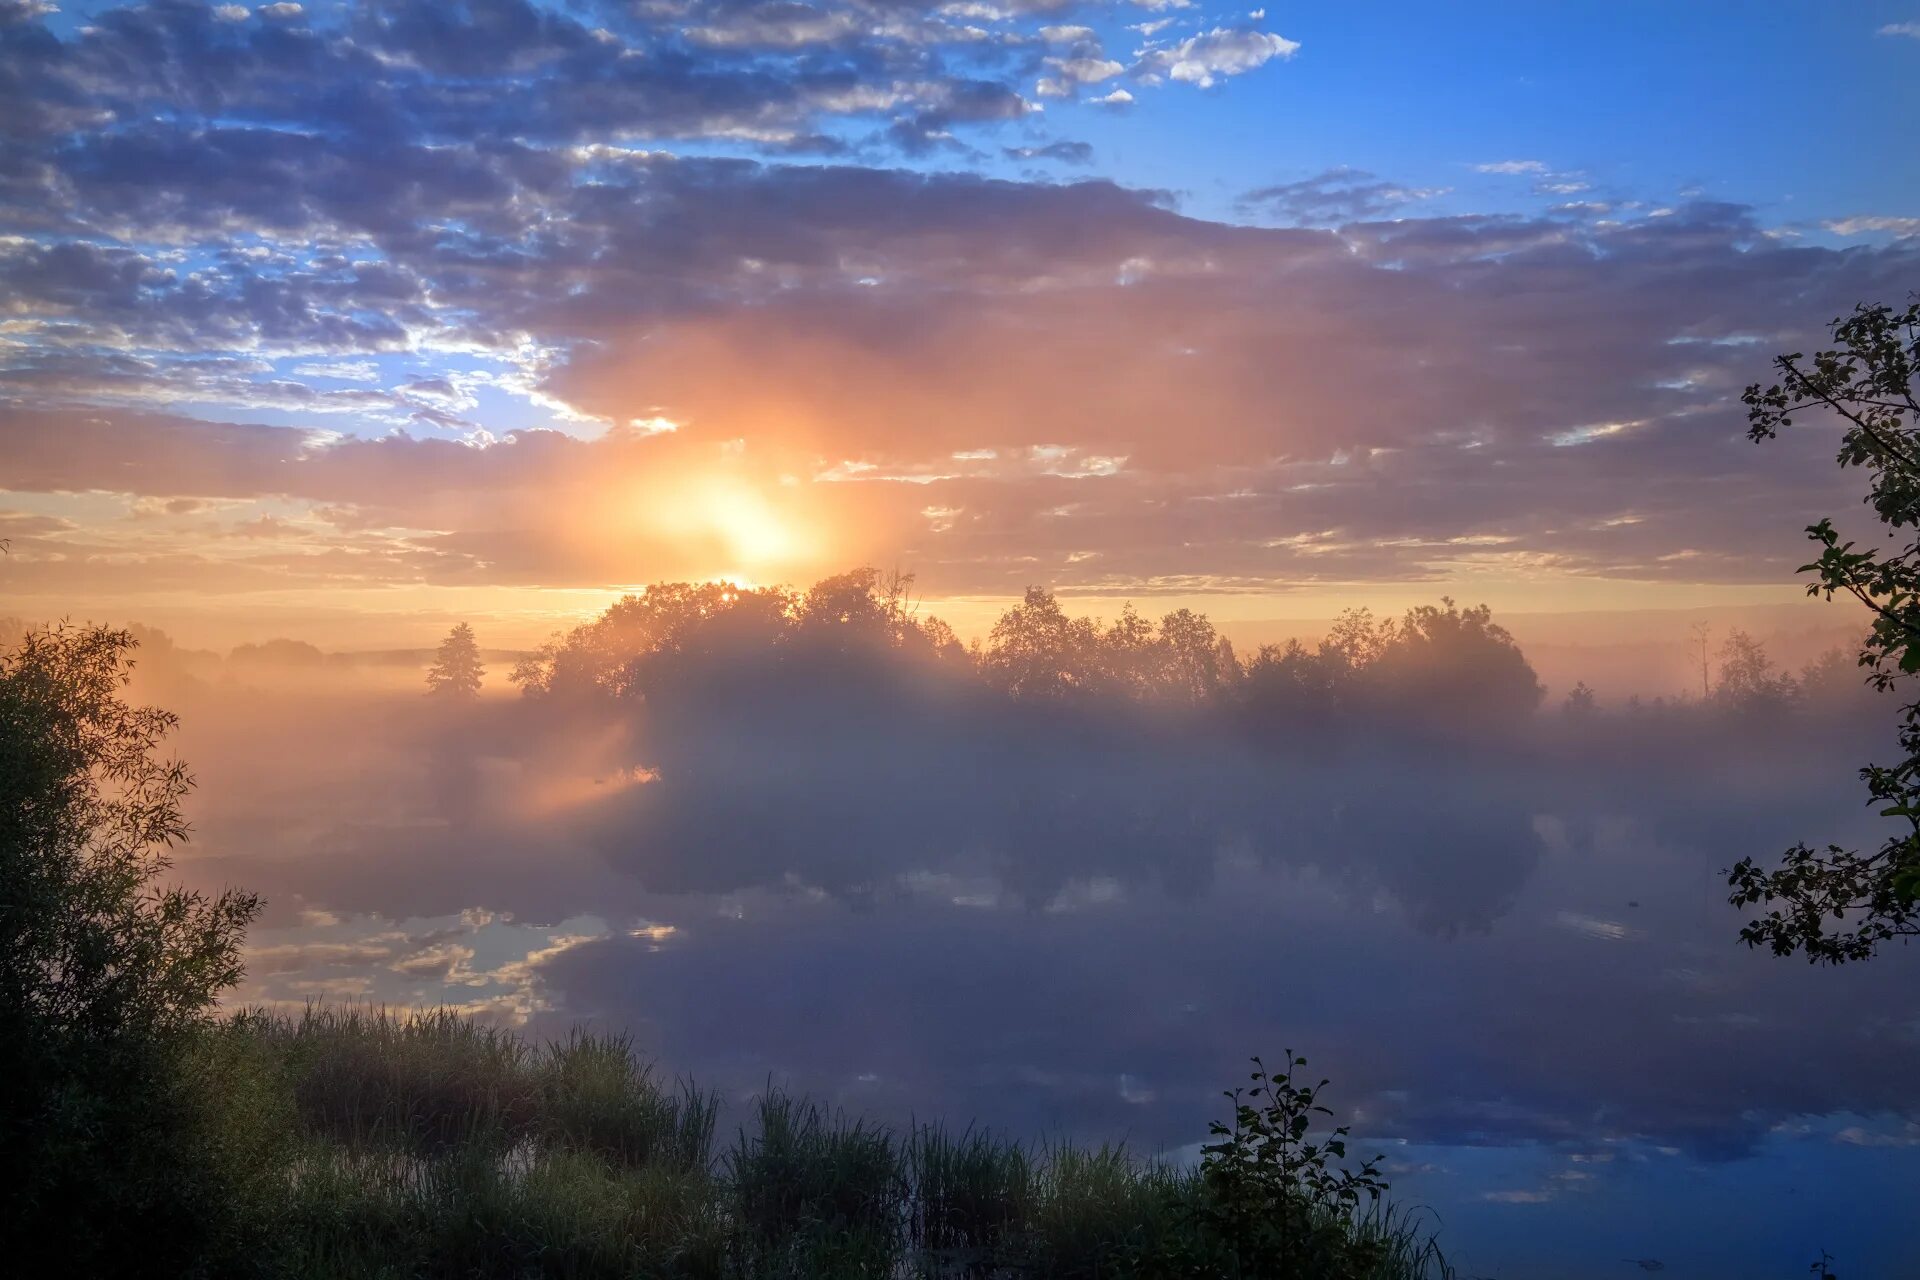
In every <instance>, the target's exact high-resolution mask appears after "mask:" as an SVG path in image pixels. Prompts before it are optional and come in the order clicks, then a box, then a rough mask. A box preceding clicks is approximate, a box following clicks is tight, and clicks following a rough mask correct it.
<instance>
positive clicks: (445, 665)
mask: <svg viewBox="0 0 1920 1280" xmlns="http://www.w3.org/2000/svg"><path fill="white" fill-rule="evenodd" d="M486 674H487V669H486V668H485V667H483V666H481V665H480V642H479V641H478V640H476V639H474V636H473V628H472V627H470V626H468V625H467V624H466V623H464V622H462V623H460V624H458V625H457V626H455V627H454V629H453V630H451V631H449V632H447V638H446V639H445V640H442V641H441V642H440V651H439V652H438V653H437V654H435V655H434V659H433V666H432V667H430V668H429V669H428V671H427V692H428V693H430V694H433V695H434V696H436V697H442V698H477V697H479V696H480V681H481V680H482V679H483V678H484V677H485V676H486Z"/></svg>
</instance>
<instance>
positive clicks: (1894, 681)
mask: <svg viewBox="0 0 1920 1280" xmlns="http://www.w3.org/2000/svg"><path fill="white" fill-rule="evenodd" d="M1833 341H1834V343H1835V344H1836V345H1835V346H1834V347H1832V348H1829V349H1827V350H1825V351H1820V352H1817V353H1815V354H1814V356H1813V358H1812V360H1811V361H1808V360H1807V359H1806V358H1805V357H1804V356H1803V355H1802V354H1800V353H1799V352H1794V353H1791V354H1788V355H1782V356H1780V357H1778V358H1777V359H1775V361H1774V368H1775V369H1776V370H1778V372H1779V375H1780V381H1779V382H1776V383H1774V384H1773V385H1771V386H1769V387H1766V388H1764V389H1763V388H1762V387H1761V386H1760V384H1758V383H1755V384H1754V385H1753V386H1750V387H1748V388H1747V391H1746V395H1745V396H1744V399H1745V401H1746V405H1747V417H1748V424H1749V430H1748V434H1749V435H1750V436H1751V437H1752V438H1753V439H1754V440H1766V439H1770V438H1771V437H1773V436H1774V435H1775V434H1776V433H1778V432H1779V431H1780V430H1781V429H1783V428H1786V427H1790V426H1791V425H1792V424H1793V420H1794V418H1795V416H1796V415H1798V414H1801V413H1804V412H1808V411H1812V412H1816V413H1821V414H1826V413H1832V414H1834V415H1837V416H1838V417H1839V418H1840V419H1841V420H1843V421H1844V422H1845V423H1846V430H1845V432H1844V434H1843V435H1842V436H1841V443H1840V456H1839V462H1840V465H1841V466H1842V467H1861V468H1864V469H1865V470H1866V471H1867V473H1868V476H1869V483H1868V491H1867V497H1866V502H1867V505H1869V506H1870V507H1872V508H1873V512H1874V515H1875V516H1876V517H1877V518H1878V519H1879V520H1880V522H1881V523H1882V524H1883V525H1885V526H1886V529H1887V531H1888V536H1889V537H1892V538H1894V539H1896V541H1897V542H1898V543H1899V544H1900V545H1899V548H1898V549H1897V550H1895V551H1892V552H1887V553H1883V552H1881V551H1879V550H1878V549H1876V548H1873V547H1866V548H1864V549H1862V548H1860V547H1859V544H1858V543H1855V542H1842V541H1841V540H1840V539H1841V535H1840V534H1839V533H1838V531H1836V530H1835V529H1834V527H1833V522H1832V521H1831V520H1822V521H1820V522H1819V523H1818V524H1816V525H1813V526H1811V527H1809V528H1808V530H1807V534H1808V536H1809V537H1810V538H1811V539H1812V540H1813V541H1814V543H1815V544H1816V545H1818V546H1819V548H1820V554H1819V556H1818V558H1816V559H1815V560H1814V561H1813V562H1812V563H1811V564H1808V565H1805V566H1803V567H1802V570H1801V571H1802V572H1803V573H1811V574H1813V575H1814V576H1815V581H1814V582H1812V583H1811V584H1809V585H1808V587H1807V592H1808V594H1810V595H1818V596H1825V597H1827V598H1828V599H1831V598H1832V597H1833V596H1834V595H1835V594H1836V593H1843V594H1846V595H1850V596H1852V597H1854V598H1855V599H1856V600H1858V601H1859V602H1860V603H1861V604H1863V605H1865V606H1866V607H1867V608H1868V609H1869V610H1871V611H1872V614H1873V630H1872V632H1871V634H1870V635H1869V636H1868V638H1867V640H1866V642H1865V643H1864V644H1863V645H1862V646H1861V649H1860V655H1859V665H1860V666H1861V667H1863V668H1865V669H1866V671H1867V673H1868V675H1867V679H1868V680H1869V681H1870V682H1871V683H1872V684H1873V685H1874V686H1875V687H1877V688H1880V689H1888V688H1892V687H1894V686H1896V685H1898V684H1901V683H1902V682H1903V681H1904V680H1905V678H1906V677H1909V676H1911V675H1913V674H1915V673H1916V672H1920V399H1916V395H1920V303H1915V304H1913V305H1911V306H1909V307H1907V308H1906V310H1904V311H1900V310H1896V309H1895V308H1893V307H1888V306H1861V307H1858V308H1856V309H1855V310H1854V312H1853V314H1852V315H1850V316H1847V317H1845V318H1843V319H1839V320H1836V321H1834V323H1833ZM1747 666H1748V668H1749V670H1750V672H1751V671H1752V669H1753V666H1754V664H1752V663H1751V662H1749V663H1748V664H1747ZM1753 679H1754V680H1758V681H1760V682H1762V684H1763V686H1764V681H1765V679H1766V672H1765V670H1764V668H1760V669H1759V670H1758V671H1757V672H1754V673H1753ZM1752 682H1753V681H1751V680H1750V681H1749V683H1752ZM1761 692H1762V693H1764V692H1765V689H1764V687H1763V688H1762V690H1761ZM1900 750H1901V752H1902V754H1903V757H1904V758H1903V759H1901V760H1900V761H1899V762H1897V763H1895V764H1892V765H1868V766H1867V767H1866V768H1864V769H1862V770H1861V771H1860V776H1861V778H1862V780H1863V781H1865V783H1866V784H1867V795H1868V797H1869V799H1870V800H1871V802H1872V803H1873V805H1874V806H1875V807H1876V808H1877V809H1878V811H1879V813H1880V815H1881V816H1882V817H1886V818H1893V819H1895V820H1896V821H1897V822H1898V823H1899V824H1900V829H1899V830H1897V831H1896V832H1895V833H1894V834H1892V835H1890V836H1888V837H1887V839H1886V840H1885V842H1884V843H1882V844H1881V846H1880V848H1879V849H1878V850H1876V851H1874V852H1872V853H1860V852H1858V851H1856V850H1852V849H1846V848H1842V847H1841V846H1839V845H1828V846H1827V847H1826V849H1825V850H1824V851H1816V850H1815V849H1813V848H1812V847H1810V846H1808V845H1806V844H1798V845H1795V846H1794V847H1793V848H1791V849H1789V850H1787V852H1786V855H1785V856H1784V858H1783V859H1782V861H1781V863H1780V864H1779V865H1778V866H1776V867H1773V868H1764V867H1761V866H1760V865H1759V864H1758V863H1756V862H1755V861H1754V860H1753V859H1752V858H1746V859H1743V860H1741V861H1740V862H1739V863H1738V864H1737V865H1735V866H1734V867H1733V869H1732V870H1731V871H1729V872H1728V873H1727V882H1728V885H1729V887H1730V888H1731V890H1732V892H1731V894H1730V895H1729V898H1730V900H1731V901H1732V902H1733V904H1734V905H1735V906H1740V907H1753V906H1760V907H1764V908H1766V910H1765V911H1764V912H1763V913H1762V914H1761V915H1759V916H1757V917H1755V918H1754V919H1753V920H1751V921H1749V922H1748V924H1747V925H1746V926H1745V927H1744V928H1743V929H1741V931H1740V937H1741V938H1742V940H1744V941H1745V942H1746V943H1747V945H1749V946H1754V947H1761V946H1764V947H1767V948H1769V949H1771V950H1772V951H1773V953H1774V954H1775V955H1782V956H1788V955H1793V954H1796V953H1798V954H1801V955H1804V956H1805V957H1806V958H1807V959H1808V960H1809V961H1811V962H1814V963H1826V964H1841V963H1844V962H1846V961H1849V960H1864V959H1866V958H1867V957H1869V956H1871V955H1873V954H1874V952H1875V951H1876V950H1877V949H1878V948H1879V947H1880V945H1881V944H1883V943H1885V942H1888V941H1890V940H1892V939H1894V938H1904V937H1912V936H1915V935H1920V702H1915V703H1909V704H1908V705H1907V706H1906V707H1904V708H1902V710H1901V720H1900Z"/></svg>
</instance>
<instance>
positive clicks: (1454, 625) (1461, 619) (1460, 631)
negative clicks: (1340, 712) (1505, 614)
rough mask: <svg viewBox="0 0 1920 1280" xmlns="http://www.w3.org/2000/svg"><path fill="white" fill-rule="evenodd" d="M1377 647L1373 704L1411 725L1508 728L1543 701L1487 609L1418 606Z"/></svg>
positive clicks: (1371, 673) (1371, 668)
mask: <svg viewBox="0 0 1920 1280" xmlns="http://www.w3.org/2000/svg"><path fill="white" fill-rule="evenodd" d="M1351 643H1352V642H1351V641H1350V642H1349V644H1351ZM1376 643H1377V647H1376V648H1375V649H1374V652H1375V655H1376V656H1374V657H1373V658H1372V659H1371V661H1369V662H1367V664H1366V667H1365V670H1366V674H1367V678H1368V684H1369V686H1370V688H1371V691H1372V693H1373V696H1377V697H1382V698H1384V699H1385V700H1386V701H1387V702H1388V703H1389V704H1390V705H1391V706H1392V707H1393V709H1394V710H1395V711H1396V712H1398V713H1400V714H1402V715H1405V716H1407V717H1408V718H1410V719H1416V720H1425V721H1427V722H1429V723H1439V724H1448V725H1452V724H1462V725H1481V726H1489V725H1502V724H1511V723H1514V722H1516V721H1518V720H1521V719H1524V718H1525V717H1527V716H1530V715H1532V714H1533V712H1534V711H1535V709H1537V708H1538V707H1539V705H1540V699H1541V698H1542V697H1544V696H1545V695H1546V690H1545V689H1543V688H1542V687H1541V685H1540V680H1539V678H1538V677H1537V676H1535V675H1534V673H1533V667H1532V666H1530V665H1529V664H1528V662H1527V659H1526V655H1525V654H1523V653H1521V652H1520V646H1519V645H1517V644H1515V643H1514V639H1513V636H1512V634H1511V633H1510V632H1508V631H1507V629H1506V628H1505V627H1503V626H1500V625H1499V624H1498V623H1496V622H1495V621H1494V620H1493V611H1492V610H1491V609H1489V608H1488V607H1487V606H1486V605H1478V606H1476V607H1474V608H1471V609H1462V608H1460V607H1459V606H1458V605H1456V604H1455V603H1454V602H1453V601H1452V600H1451V599H1443V600H1442V601H1441V602H1440V604H1439V605H1430V604H1429V605H1420V606H1418V607H1417V608H1413V609H1409V610H1407V612H1406V615H1405V616H1404V617H1403V618H1401V620H1400V624H1399V625H1398V626H1397V627H1394V628H1392V629H1391V631H1390V632H1388V633H1387V638H1386V639H1385V640H1384V641H1378V642H1376ZM1358 651H1360V652H1365V651H1366V650H1365V649H1364V648H1361V649H1359V650H1358Z"/></svg>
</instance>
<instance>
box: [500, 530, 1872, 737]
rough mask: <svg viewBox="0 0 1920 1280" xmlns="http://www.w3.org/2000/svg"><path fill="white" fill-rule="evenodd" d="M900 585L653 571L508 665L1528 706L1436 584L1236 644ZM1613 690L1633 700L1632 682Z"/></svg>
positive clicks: (1724, 651)
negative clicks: (947, 609) (877, 675)
mask: <svg viewBox="0 0 1920 1280" xmlns="http://www.w3.org/2000/svg"><path fill="white" fill-rule="evenodd" d="M911 586H912V581H911V579H910V578H906V577H902V576H899V575H892V576H888V575H883V574H882V573H880V572H879V571H878V570H875V569H871V568H863V569H856V570H853V571H852V572H849V573H843V574H839V575H837V576H834V577H830V578H825V579H823V580H821V581H819V582H817V583H815V584H814V585H813V586H812V587H811V588H809V589H807V590H806V591H797V590H790V589H787V588H784V587H754V588H748V587H737V586H733V585H730V584H727V583H685V582H677V583H661V584H658V585H655V586H652V587H650V588H648V589H647V590H646V591H645V592H644V593H642V594H640V595H630V596H626V597H624V598H622V599H621V600H620V601H618V602H617V603H616V604H614V605H613V606H612V607H611V608H609V609H608V610H607V611H606V612H605V613H604V614H603V615H602V616H601V617H599V618H598V619H596V620H594V621H592V622H589V623H585V624H583V625H581V626H577V627H575V628H573V629H572V630H570V631H568V632H566V633H564V634H562V635H559V636H557V637H555V638H554V639H553V640H552V641H550V642H549V643H547V644H546V645H544V646H542V647H541V649H540V650H539V651H538V652H537V653H535V654H533V655H532V656H530V657H527V658H525V659H523V660H522V661H520V662H519V663H518V664H517V665H516V666H515V667H514V668H513V671H512V676H511V679H512V680H513V682H514V683H515V684H517V685H518V686H519V687H520V688H521V690H522V691H523V692H525V693H526V694H528V695H530V696H535V697H557V698H579V697H583V696H591V695H606V696H611V697H615V698H627V697H636V696H640V697H644V696H658V695H661V694H662V693H664V692H665V691H666V690H667V688H668V687H669V686H671V685H675V684H685V683H687V682H694V683H698V682H700V681H702V680H704V679H706V678H708V677H710V676H712V675H713V674H714V673H715V672H716V671H720V670H731V671H733V672H735V673H745V672H748V671H751V670H759V671H766V670H768V669H771V668H776V667H777V668H784V669H785V670H786V671H787V672H788V673H789V675H790V676H796V677H797V676H799V675H800V674H801V673H802V671H803V670H805V669H807V668H813V669H814V670H815V672H816V674H822V675H824V674H826V670H827V668H830V667H831V666H832V665H834V663H835V661H836V659H844V658H848V657H857V658H859V659H860V660H861V661H862V662H864V663H878V664H886V665H891V666H897V667H917V668H921V669H933V670H936V671H940V672H943V673H946V674H947V675H949V676H954V677H961V678H964V679H967V680H970V681H973V682H977V683H979V684H983V685H985V686H987V687H989V688H991V689H993V690H996V691H998V692H1000V693H1002V694H1004V695H1005V696H1006V697H1008V698H1010V699H1013V700H1015V701H1018V702H1022V703H1039V704H1049V703H1051V704H1076V703H1077V704H1082V705H1093V704H1097V703H1100V702H1113V701H1121V702H1127V703H1133V704H1138V705H1145V706H1154V707H1163V708H1169V709H1195V708H1213V709H1233V710H1236V711H1239V712H1243V713H1245V714H1246V715H1247V716H1248V717H1249V718H1250V719H1251V720H1253V721H1272V720H1280V719H1284V720H1290V721H1300V720H1303V719H1305V720H1313V719H1327V720H1332V719H1336V718H1340V719H1349V720H1354V719H1357V720H1372V719H1377V718H1379V717H1381V716H1382V715H1386V716H1390V717H1391V718H1393V719H1396V720H1402V721H1404V720H1408V719H1412V720H1421V719H1430V720H1434V721H1436V722H1450V723H1454V724H1464V725H1469V726H1479V727H1491V726H1497V725H1502V724H1513V723H1515V722H1518V721H1522V720H1525V719H1526V718H1527V717H1529V716H1531V715H1532V714H1533V713H1535V712H1536V711H1537V710H1539V709H1540V708H1541V706H1542V703H1543V700H1544V697H1545V690H1544V688H1543V687H1542V685H1541V682H1540V680H1539V678H1538V677H1537V676H1536V675H1535V673H1534V670H1533V667H1532V666H1531V665H1530V664H1529V663H1528V661H1527V659H1526V655H1525V654H1524V653H1523V652H1522V651H1521V649H1520V646H1519V645H1518V644H1517V643H1516V642H1515V640H1514V638H1513V636H1512V634H1511V633H1509V632H1508V631H1507V629H1506V628H1505V627H1503V626H1501V625H1500V624H1499V623H1497V622H1495V621H1494V620H1493V615H1492V611H1491V610H1490V609H1489V608H1488V607H1487V606H1485V605H1479V606H1475V607H1472V608H1462V607H1461V606H1460V605H1458V604H1456V603H1455V602H1454V601H1453V600H1451V599H1443V600H1442V601H1441V602H1440V603H1439V604H1437V605H1422V606H1419V607H1417V608H1413V609H1409V610H1408V611H1407V612H1406V613H1405V614H1403V615H1401V616H1400V617H1398V618H1391V617H1376V616H1375V615H1374V614H1373V613H1372V611H1371V610H1368V609H1349V610H1347V611H1346V612H1345V613H1342V614H1341V615H1340V617H1339V618H1338V619H1337V620H1336V621H1335V622H1334V624H1333V626H1332V628H1331V629H1330V630H1329V632H1328V634H1327V635H1326V636H1325V637H1324V638H1322V639H1321V640H1320V641H1319V642H1318V643H1317V644H1315V645H1311V646H1309V645H1307V644H1304V643H1302V642H1301V641H1300V640H1297V639H1293V640H1288V641H1287V642H1285V643H1284V644H1267V645H1262V646H1260V647H1259V648H1258V649H1256V650H1254V651H1253V652H1251V653H1249V654H1245V655H1242V654H1241V653H1240V652H1238V651H1237V650H1236V649H1235V647H1234V645H1233V643H1232V641H1231V640H1229V639H1228V638H1227V637H1226V636H1225V635H1223V634H1221V632H1220V630H1219V629H1218V628H1217V627H1216V626H1215V625H1214V624H1213V622H1212V620H1211V619H1209V618H1208V617H1207V615H1205V614H1204V613H1198V612H1195V611H1194V610H1192V609H1186V608H1182V609H1176V610H1174V611H1172V612H1170V613H1167V614H1165V615H1164V616H1162V617H1161V618H1160V619H1159V621H1158V622H1155V621H1153V620H1152V619H1150V618H1148V617H1146V616H1144V615H1142V614H1141V613H1139V612H1138V611H1137V610H1136V609H1135V608H1134V607H1133V606H1132V605H1131V604H1129V605H1128V606H1126V607H1125V608H1124V609H1123V610H1122V611H1121V613H1120V615H1119V617H1117V618H1115V619H1113V620H1112V621H1110V622H1103V621H1101V620H1099V619H1096V618H1091V617H1073V616H1070V615H1069V614H1068V613H1067V612H1066V610H1065V609H1064V608H1063V607H1062V605H1061V603H1060V601H1059V600H1058V599H1057V598H1056V597H1055V596H1054V595H1053V593H1051V592H1050V591H1047V590H1045V589H1043V588H1039V587H1032V588H1029V589H1028V590H1027V592H1026V595H1025V597H1024V598H1023V599H1022V600H1021V601H1020V603H1018V604H1016V605H1013V606H1012V607H1010V608H1008V609H1007V610H1006V611H1005V612H1004V613H1002V614H1001V615H1000V617H999V619H998V621H996V622H995V623H994V625H993V628H992V630H991V631H990V632H989V634H988V636H987V638H986V639H985V641H984V642H983V641H980V640H976V641H974V642H973V643H972V644H971V645H965V644H963V643H962V642H961V641H960V639H959V637H958V636H957V635H956V634H955V632H954V630H953V628H952V627H950V626H948V625H947V624H946V623H945V622H943V621H941V620H940V619H938V618H935V617H931V616H922V614H921V613H920V611H919V610H918V608H917V607H916V605H915V602H914V600H913V598H912V595H911ZM1695 642H1696V643H1700V640H1699V638H1698V637H1696V641H1695ZM1702 665H1703V670H1705V671H1706V672H1707V673H1708V674H1707V675H1706V676H1705V677H1704V684H1705V688H1704V691H1703V696H1702V698H1701V699H1700V701H1704V702H1708V703H1712V704H1715V705H1717V706H1720V707H1724V708H1731V709H1755V708H1766V707H1775V708H1778V707H1785V706H1788V705H1791V704H1792V703H1794V702H1795V701H1796V700H1800V699H1806V700H1810V701H1825V700H1830V699H1834V698H1843V697H1848V696H1851V695H1853V694H1854V693H1855V692H1857V690H1858V688H1859V686H1860V685H1861V679H1860V675H1859V672H1858V671H1857V670H1856V667H1855V663H1854V661H1853V659H1852V658H1851V657H1850V656H1849V655H1848V654H1846V653H1845V652H1844V651H1842V650H1840V649H1837V648H1836V649H1833V650H1831V651H1829V652H1828V653H1826V654H1825V655H1823V656H1822V657H1821V658H1820V659H1818V660H1817V661H1815V662H1814V663H1812V664H1810V665H1808V666H1807V667H1806V668H1805V670H1804V671H1802V672H1801V673H1800V674H1799V675H1798V676H1795V675H1793V674H1791V673H1789V672H1786V671H1782V670H1780V669H1779V668H1778V667H1776V665H1775V664H1774V663H1773V661H1772V660H1771V659H1770V658H1769V657H1768V655H1767V653H1766V650H1765V647H1764V645H1762V644H1761V642H1760V641H1759V640H1757V639H1755V638H1754V637H1752V636H1751V635H1749V634H1747V633H1746V632H1743V631H1738V630H1735V631H1732V632H1730V633H1729V634H1728V635H1727V637H1726V638H1725V640H1724V642H1723V643H1722V644H1721V645H1720V647H1719V650H1718V654H1717V656H1714V655H1708V654H1704V653H1703V655H1702ZM1689 700H1690V699H1689V698H1688V697H1686V696H1685V695H1683V696H1682V697H1680V698H1679V699H1676V700H1675V701H1678V702H1686V701H1689ZM1622 705H1623V706H1626V707H1629V708H1640V707H1641V706H1642V703H1641V701H1640V700H1639V699H1638V698H1631V699H1628V700H1627V701H1626V702H1625V703H1624V704H1622ZM1645 705H1646V706H1647V707H1649V708H1655V707H1661V706H1665V705H1667V700H1666V699H1653V700H1651V701H1650V702H1649V703H1647V704H1645ZM1598 706H1599V699H1598V698H1597V696H1596V694H1595V693H1594V691H1593V690H1591V689H1589V688H1587V687H1586V686H1585V685H1584V684H1581V685H1578V686H1576V687H1575V689H1574V690H1573V691H1572V692H1571V693H1570V694H1569V696H1568V697H1567V699H1566V702H1565V704H1564V709H1565V710H1566V711H1567V712H1568V713H1569V714H1575V715H1578V714H1582V713H1586V712H1590V711H1593V710H1595V709H1596V708H1597V707H1598Z"/></svg>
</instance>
